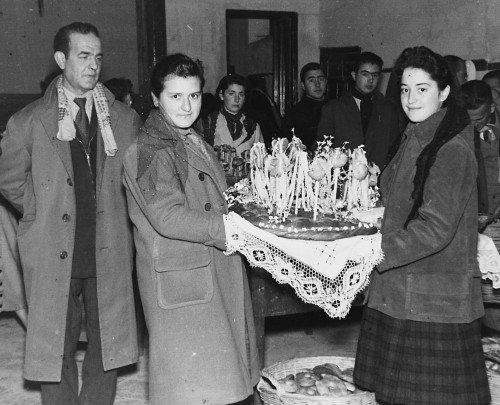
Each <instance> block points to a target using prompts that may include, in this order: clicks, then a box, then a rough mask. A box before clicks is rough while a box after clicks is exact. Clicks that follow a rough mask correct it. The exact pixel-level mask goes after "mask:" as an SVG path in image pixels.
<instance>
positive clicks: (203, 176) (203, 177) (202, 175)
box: [198, 173, 205, 181]
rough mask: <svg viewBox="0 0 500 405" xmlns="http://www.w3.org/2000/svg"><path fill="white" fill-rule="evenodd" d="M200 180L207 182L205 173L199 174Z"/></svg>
mask: <svg viewBox="0 0 500 405" xmlns="http://www.w3.org/2000/svg"><path fill="white" fill-rule="evenodd" d="M198 178H199V179H200V180H201V181H203V180H205V174H204V173H198Z"/></svg>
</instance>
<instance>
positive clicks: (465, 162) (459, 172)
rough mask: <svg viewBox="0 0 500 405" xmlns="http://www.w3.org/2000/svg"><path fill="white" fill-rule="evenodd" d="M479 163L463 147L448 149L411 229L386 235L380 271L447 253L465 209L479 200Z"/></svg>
mask: <svg viewBox="0 0 500 405" xmlns="http://www.w3.org/2000/svg"><path fill="white" fill-rule="evenodd" d="M476 173H477V169H476V163H475V160H474V155H473V153H472V151H471V150H469V148H468V147H467V146H466V145H465V144H463V143H461V144H457V143H454V145H451V144H447V145H444V146H443V147H442V148H441V150H440V151H439V152H438V155H437V158H436V161H435V163H434V165H433V166H432V168H431V170H430V172H429V176H428V178H427V181H426V184H425V188H424V195H423V202H422V206H421V207H420V209H419V211H418V217H417V218H416V219H414V220H412V221H410V222H409V224H408V227H407V229H398V230H396V231H393V232H389V233H385V234H384V233H383V232H382V250H383V252H384V256H385V258H384V261H383V262H382V263H381V264H379V265H377V268H378V270H379V271H385V270H389V269H392V268H395V267H400V266H403V265H407V264H410V263H413V262H415V261H417V260H420V259H422V258H425V257H428V256H431V255H432V254H434V253H437V252H439V251H441V250H442V249H444V248H445V247H446V246H447V245H448V244H449V243H450V241H451V240H452V238H453V237H454V235H455V233H456V231H457V228H458V224H459V222H460V219H461V217H462V216H463V215H464V212H465V207H466V205H467V204H468V202H469V200H470V199H471V198H475V192H476V191H475V190H476V187H475V184H476Z"/></svg>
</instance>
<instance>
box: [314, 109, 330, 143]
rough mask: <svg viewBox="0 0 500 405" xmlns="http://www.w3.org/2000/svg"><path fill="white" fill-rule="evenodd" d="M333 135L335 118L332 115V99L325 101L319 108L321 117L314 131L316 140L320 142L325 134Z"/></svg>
mask: <svg viewBox="0 0 500 405" xmlns="http://www.w3.org/2000/svg"><path fill="white" fill-rule="evenodd" d="M334 135H335V120H334V115H333V101H330V102H328V103H326V104H325V105H324V106H323V108H322V109H321V118H320V120H319V124H318V131H317V132H316V142H321V141H323V140H324V139H325V136H334Z"/></svg>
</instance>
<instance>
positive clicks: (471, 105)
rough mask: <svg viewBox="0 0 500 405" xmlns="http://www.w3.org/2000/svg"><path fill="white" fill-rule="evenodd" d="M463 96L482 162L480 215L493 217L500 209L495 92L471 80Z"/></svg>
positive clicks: (483, 83)
mask: <svg viewBox="0 0 500 405" xmlns="http://www.w3.org/2000/svg"><path fill="white" fill-rule="evenodd" d="M461 97H462V100H463V103H464V107H465V108H466V109H467V113H468V114H469V118H470V120H471V123H472V124H473V126H474V143H475V146H476V149H479V153H477V154H476V156H480V157H481V159H482V160H479V159H478V181H477V184H478V195H479V212H480V213H482V214H493V213H495V212H496V210H497V209H498V208H499V207H500V170H499V165H498V159H499V147H500V141H499V138H500V128H499V127H497V126H496V125H495V124H496V119H495V118H496V115H495V104H494V102H493V97H492V94H491V89H490V87H489V86H488V85H487V84H486V83H485V82H483V81H480V80H471V81H468V82H466V83H464V84H463V85H462V87H461Z"/></svg>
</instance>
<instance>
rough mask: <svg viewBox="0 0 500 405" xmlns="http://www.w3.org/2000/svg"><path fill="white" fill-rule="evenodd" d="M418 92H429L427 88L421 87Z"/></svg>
mask: <svg viewBox="0 0 500 405" xmlns="http://www.w3.org/2000/svg"><path fill="white" fill-rule="evenodd" d="M418 91H419V92H420V93H425V92H426V91H427V89H426V88H425V87H421V88H419V89H418Z"/></svg>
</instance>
